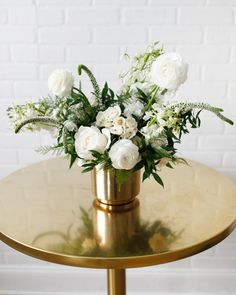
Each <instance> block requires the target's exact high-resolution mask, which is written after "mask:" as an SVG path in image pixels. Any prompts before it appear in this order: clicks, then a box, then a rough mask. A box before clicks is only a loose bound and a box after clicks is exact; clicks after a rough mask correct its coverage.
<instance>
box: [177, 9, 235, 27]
mask: <svg viewBox="0 0 236 295" xmlns="http://www.w3.org/2000/svg"><path fill="white" fill-rule="evenodd" d="M179 22H180V23H181V24H186V25H188V24H190V25H196V24H197V25H217V24H222V25H226V24H232V23H233V11H232V9H230V8H222V7H217V8H216V7H193V8H190V7H181V8H180V9H179Z"/></svg>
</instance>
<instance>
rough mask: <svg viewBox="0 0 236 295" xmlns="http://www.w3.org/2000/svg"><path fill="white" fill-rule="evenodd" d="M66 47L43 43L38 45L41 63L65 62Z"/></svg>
mask: <svg viewBox="0 0 236 295" xmlns="http://www.w3.org/2000/svg"><path fill="white" fill-rule="evenodd" d="M64 51H65V50H64V47H60V46H47V45H41V46H39V47H38V58H39V61H40V62H41V63H47V62H49V63H53V62H64V60H65V53H64Z"/></svg>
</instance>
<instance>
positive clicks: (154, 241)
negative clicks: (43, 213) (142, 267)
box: [33, 208, 179, 257]
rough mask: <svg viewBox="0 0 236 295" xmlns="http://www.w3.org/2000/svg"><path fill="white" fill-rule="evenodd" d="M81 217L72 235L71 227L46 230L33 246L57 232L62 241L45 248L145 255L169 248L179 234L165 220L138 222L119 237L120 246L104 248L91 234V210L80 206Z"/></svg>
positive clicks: (86, 253) (91, 253)
mask: <svg viewBox="0 0 236 295" xmlns="http://www.w3.org/2000/svg"><path fill="white" fill-rule="evenodd" d="M80 210H81V215H80V219H81V221H82V225H81V226H80V227H79V228H78V229H77V231H76V233H75V234H73V237H72V234H71V226H70V228H69V229H68V231H67V233H62V232H60V231H58V232H56V231H51V232H45V233H42V234H40V235H38V236H37V237H36V238H35V239H34V242H33V243H34V245H35V246H37V243H38V242H39V241H40V239H41V238H45V237H48V236H50V235H55V234H58V236H59V237H60V238H61V239H62V240H63V241H62V242H58V243H51V244H48V250H50V251H54V252H58V253H64V254H68V255H78V256H80V255H81V256H95V257H96V256H126V255H132V256H135V255H144V254H146V255H147V254H154V253H161V252H165V251H168V250H169V248H170V245H171V244H172V243H173V242H174V241H175V240H176V239H177V238H178V237H179V234H176V233H174V232H173V231H172V230H171V229H170V228H169V227H168V226H167V225H165V224H164V222H162V221H160V220H156V221H155V222H145V221H140V224H139V225H138V227H137V230H136V231H135V232H134V234H133V235H132V237H129V238H128V237H127V236H125V235H124V236H123V237H121V240H123V241H125V243H122V242H123V241H121V244H122V246H121V244H119V245H115V246H114V245H113V246H112V249H109V250H104V249H102V248H101V247H100V246H99V243H98V241H97V240H96V236H95V235H94V228H93V220H92V217H91V214H90V211H86V210H84V209H83V208H80Z"/></svg>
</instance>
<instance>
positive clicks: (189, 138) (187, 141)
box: [176, 134, 198, 153]
mask: <svg viewBox="0 0 236 295" xmlns="http://www.w3.org/2000/svg"><path fill="white" fill-rule="evenodd" d="M197 144H198V136H196V135H193V134H185V135H183V136H182V139H181V144H176V147H177V149H178V150H179V151H180V152H181V153H182V152H183V151H185V150H187V151H193V150H196V148H197Z"/></svg>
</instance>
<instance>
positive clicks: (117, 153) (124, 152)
mask: <svg viewBox="0 0 236 295" xmlns="http://www.w3.org/2000/svg"><path fill="white" fill-rule="evenodd" d="M109 157H110V158H111V161H112V166H113V167H114V168H115V169H125V170H130V169H132V168H133V167H134V166H135V165H136V164H137V163H138V161H139V159H140V157H139V152H138V147H137V146H136V145H135V144H133V143H132V141H131V140H129V139H120V140H118V141H117V142H116V143H114V144H113V145H112V147H111V149H110V151H109Z"/></svg>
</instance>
